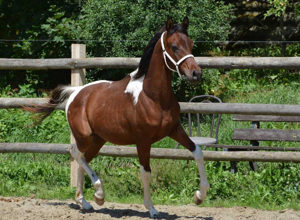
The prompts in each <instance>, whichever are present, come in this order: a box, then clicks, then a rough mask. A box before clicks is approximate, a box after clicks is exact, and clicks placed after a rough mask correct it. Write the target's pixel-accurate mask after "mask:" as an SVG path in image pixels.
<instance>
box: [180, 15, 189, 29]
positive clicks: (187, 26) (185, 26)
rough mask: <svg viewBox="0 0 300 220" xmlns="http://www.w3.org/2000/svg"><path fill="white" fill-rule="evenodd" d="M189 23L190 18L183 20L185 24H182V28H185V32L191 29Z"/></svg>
mask: <svg viewBox="0 0 300 220" xmlns="http://www.w3.org/2000/svg"><path fill="white" fill-rule="evenodd" d="M189 23H190V21H189V18H188V17H185V18H184V19H183V22H182V24H181V26H182V27H184V28H185V30H187V29H188V28H189Z"/></svg>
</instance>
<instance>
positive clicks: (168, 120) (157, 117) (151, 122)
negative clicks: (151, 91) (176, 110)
mask: <svg viewBox="0 0 300 220" xmlns="http://www.w3.org/2000/svg"><path fill="white" fill-rule="evenodd" d="M175 121H176V119H175V116H174V114H173V112H172V111H171V110H169V111H162V110H156V111H146V112H145V114H144V115H143V117H140V120H139V121H137V123H138V127H139V130H141V132H142V133H143V134H147V136H148V137H149V138H153V139H161V138H163V137H165V136H167V135H168V134H169V133H170V131H171V130H172V128H173V126H174V124H175Z"/></svg>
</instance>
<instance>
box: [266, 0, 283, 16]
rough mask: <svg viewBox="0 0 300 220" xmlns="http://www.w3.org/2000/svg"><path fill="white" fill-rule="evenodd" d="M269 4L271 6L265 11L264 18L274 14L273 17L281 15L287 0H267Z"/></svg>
mask: <svg viewBox="0 0 300 220" xmlns="http://www.w3.org/2000/svg"><path fill="white" fill-rule="evenodd" d="M268 2H269V3H270V4H271V8H270V9H269V10H268V11H267V12H266V13H265V18H266V17H268V16H270V15H274V16H275V17H281V16H282V15H283V14H284V13H285V10H286V8H287V6H288V5H289V0H268Z"/></svg>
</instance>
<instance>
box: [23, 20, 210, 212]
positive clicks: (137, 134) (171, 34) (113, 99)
mask: <svg viewBox="0 0 300 220" xmlns="http://www.w3.org/2000/svg"><path fill="white" fill-rule="evenodd" d="M188 26H189V19H188V18H187V17H185V18H184V19H183V22H182V23H181V24H174V22H173V19H172V18H169V19H168V20H167V22H166V24H165V25H164V27H163V28H162V29H161V30H160V31H159V32H157V33H156V34H155V35H154V37H153V38H152V39H151V40H150V42H149V43H148V45H147V46H146V48H145V50H144V53H143V55H142V57H141V61H140V63H139V67H138V69H137V70H135V71H133V72H132V73H131V74H130V75H127V76H126V77H125V78H123V79H122V80H120V81H106V80H100V81H96V82H92V83H89V84H86V85H84V86H80V87H71V86H58V87H57V88H55V89H54V90H53V91H52V93H51V95H50V97H49V99H48V101H47V103H46V104H43V105H35V106H31V107H30V106H28V107H24V110H27V111H30V112H32V113H40V114H39V117H40V120H39V122H41V121H42V120H44V119H45V118H46V117H47V116H49V115H50V114H51V113H52V112H53V111H54V110H55V108H56V107H57V106H58V105H60V104H61V103H64V102H66V107H65V112H66V117H67V121H68V124H69V126H70V130H71V132H72V134H73V136H74V138H75V140H76V145H74V146H72V148H71V150H70V154H71V156H72V157H73V158H74V159H75V160H76V161H77V163H78V164H79V166H78V169H77V175H78V182H77V189H76V196H75V200H76V202H77V203H78V204H80V205H81V207H82V208H83V209H85V210H90V209H92V208H93V207H92V206H91V205H90V204H89V203H88V202H87V201H86V200H85V198H84V195H83V185H84V173H85V172H86V173H87V174H88V176H89V177H90V178H91V181H92V184H93V186H94V188H95V193H94V200H95V202H96V203H97V204H98V205H100V206H101V205H103V203H104V198H105V194H104V190H103V184H102V181H101V179H100V178H99V177H98V176H97V175H96V173H95V172H94V171H93V170H92V169H91V168H90V167H89V165H88V163H89V162H90V161H91V160H92V159H93V158H94V157H95V156H96V155H97V153H98V152H99V150H100V149H101V147H102V146H103V145H104V144H105V143H106V142H107V141H109V142H111V143H113V144H117V145H130V144H135V145H136V147H137V152H138V158H139V163H140V172H141V177H142V183H143V187H144V205H145V207H146V209H148V210H149V213H150V217H155V216H157V215H158V214H159V213H158V212H157V210H156V209H155V208H154V206H153V203H152V200H151V196H150V180H151V168H150V164H149V162H150V149H151V145H152V144H153V143H155V142H157V141H159V140H161V139H162V138H164V137H167V136H168V137H170V138H172V139H174V140H175V141H177V142H178V143H180V144H181V145H182V146H184V147H185V148H187V149H188V150H189V151H190V152H192V154H193V156H194V159H195V161H196V163H197V166H198V170H199V174H200V179H201V181H200V190H197V191H196V192H195V195H194V202H195V203H196V204H197V205H199V204H201V203H202V202H203V201H204V200H205V198H206V194H207V190H208V189H209V183H208V181H207V177H206V174H205V167H204V157H203V153H202V150H201V148H200V147H199V146H197V145H196V144H194V143H193V142H192V141H191V140H190V138H189V137H188V135H187V134H186V132H185V131H184V129H183V127H182V126H181V125H180V123H179V114H180V106H179V104H178V102H177V100H176V98H175V95H174V92H173V90H172V72H177V73H178V74H179V76H180V77H181V75H185V76H186V78H187V79H188V80H189V82H190V83H192V84H196V83H198V82H199V81H200V80H201V77H202V71H201V68H200V67H199V66H198V65H197V63H196V62H195V59H194V56H193V55H192V48H193V41H192V40H191V39H189V37H188V32H187V30H188Z"/></svg>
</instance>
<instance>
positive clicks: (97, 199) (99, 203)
mask: <svg viewBox="0 0 300 220" xmlns="http://www.w3.org/2000/svg"><path fill="white" fill-rule="evenodd" d="M94 200H95V202H96V203H97V204H98V205H99V206H101V205H103V204H104V198H102V199H100V198H98V197H97V196H95V194H94Z"/></svg>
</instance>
